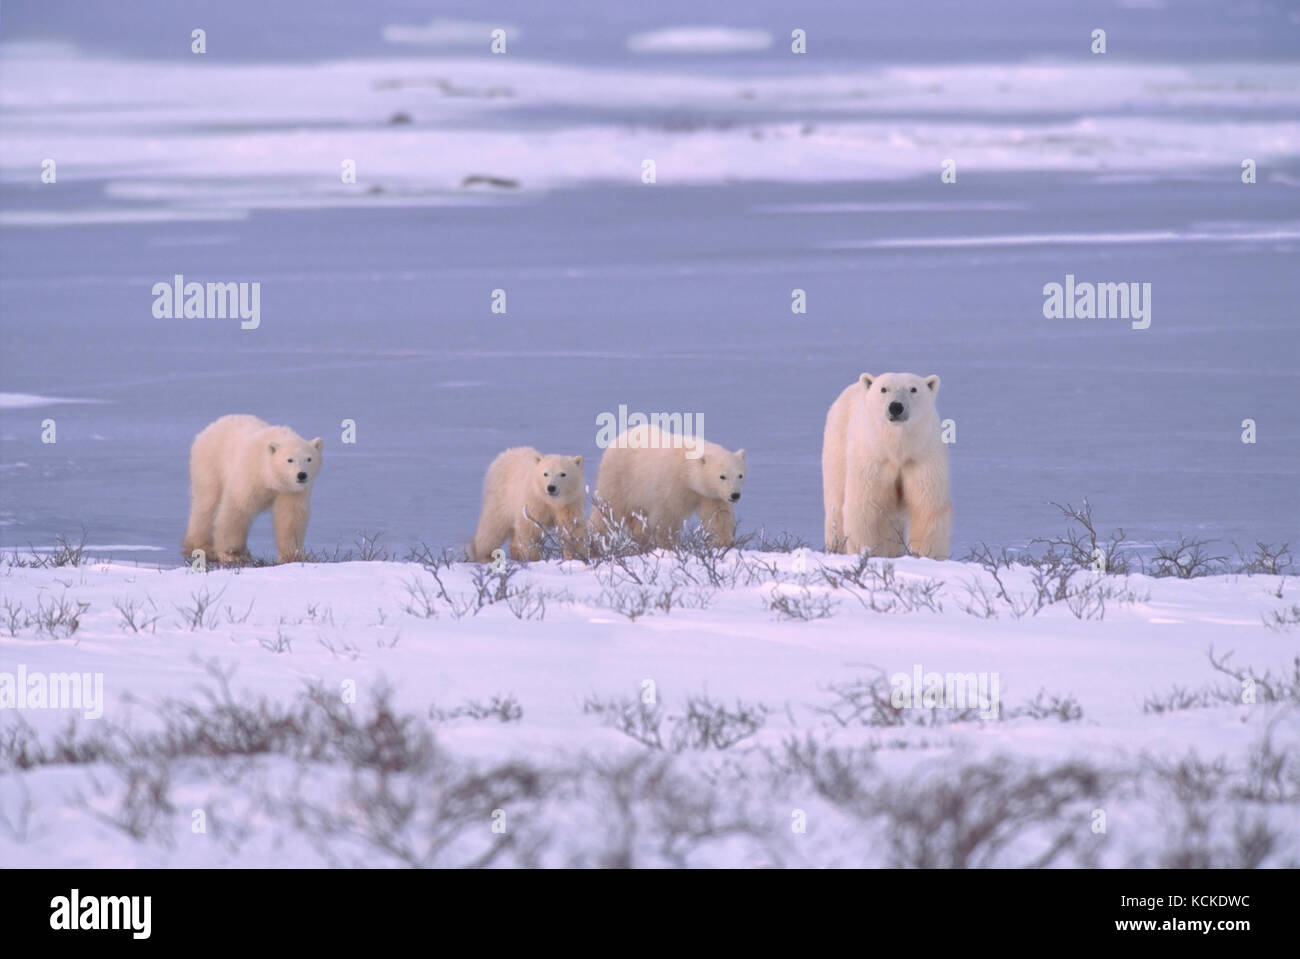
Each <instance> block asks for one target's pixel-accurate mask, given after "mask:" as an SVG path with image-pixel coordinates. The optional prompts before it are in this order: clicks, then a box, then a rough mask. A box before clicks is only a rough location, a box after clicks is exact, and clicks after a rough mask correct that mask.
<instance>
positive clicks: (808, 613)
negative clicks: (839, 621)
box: [764, 586, 839, 622]
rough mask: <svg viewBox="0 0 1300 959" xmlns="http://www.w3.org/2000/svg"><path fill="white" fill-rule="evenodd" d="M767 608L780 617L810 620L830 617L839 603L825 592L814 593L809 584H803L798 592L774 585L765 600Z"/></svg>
mask: <svg viewBox="0 0 1300 959" xmlns="http://www.w3.org/2000/svg"><path fill="white" fill-rule="evenodd" d="M764 605H765V606H766V608H767V609H769V610H771V611H772V612H774V613H776V615H777V618H778V619H793V620H801V621H803V622H809V621H811V620H815V619H828V618H830V617H831V616H832V615H834V613H835V607H836V606H838V605H839V603H837V602H836V601H835V600H834V599H832V598H831V597H830V596H827V595H826V594H825V593H813V591H812V590H810V589H809V588H808V587H807V586H801V587H800V588H799V590H798V592H791V591H790V590H789V589H788V588H785V587H781V586H773V587H772V589H771V591H770V592H769V593H768V594H767V599H766V600H765V602H764Z"/></svg>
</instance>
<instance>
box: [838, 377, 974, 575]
mask: <svg viewBox="0 0 1300 959" xmlns="http://www.w3.org/2000/svg"><path fill="white" fill-rule="evenodd" d="M938 393H939V377H937V376H927V377H920V376H917V375H915V374H913V373H882V374H881V375H880V376H873V375H871V374H870V373H863V374H862V376H861V377H859V378H858V381H857V382H856V383H853V384H852V385H850V386H848V387H846V388H845V389H844V392H842V393H840V395H839V398H838V399H836V401H835V402H834V403H832V404H831V408H830V412H829V413H827V415H826V432H825V435H824V437H823V439H822V495H823V501H824V504H825V507H826V549H827V551H828V552H832V553H860V552H862V551H863V550H864V549H865V550H868V551H869V552H870V553H871V555H872V556H901V555H902V554H903V553H904V552H905V549H910V551H911V552H912V553H914V554H916V555H918V556H929V557H930V558H932V559H947V558H948V554H949V551H950V550H951V548H952V500H951V499H950V498H949V495H948V448H947V447H946V446H945V445H944V443H943V440H942V439H941V438H940V435H939V415H938V413H937V412H936V411H935V407H934V401H935V397H936V396H937V395H938Z"/></svg>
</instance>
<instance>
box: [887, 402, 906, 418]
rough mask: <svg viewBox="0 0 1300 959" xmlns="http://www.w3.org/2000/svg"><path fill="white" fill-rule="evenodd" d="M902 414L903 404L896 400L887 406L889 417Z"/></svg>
mask: <svg viewBox="0 0 1300 959" xmlns="http://www.w3.org/2000/svg"><path fill="white" fill-rule="evenodd" d="M902 412H903V404H902V403H900V402H898V401H897V400H895V401H894V402H892V403H890V404H889V415H890V416H897V415H898V414H899V413H902Z"/></svg>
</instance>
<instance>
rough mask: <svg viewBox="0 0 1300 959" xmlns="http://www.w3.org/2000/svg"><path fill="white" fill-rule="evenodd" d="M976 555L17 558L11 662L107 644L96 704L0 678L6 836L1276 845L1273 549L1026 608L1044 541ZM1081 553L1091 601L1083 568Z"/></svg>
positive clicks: (7, 840)
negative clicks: (525, 559) (929, 701)
mask: <svg viewBox="0 0 1300 959" xmlns="http://www.w3.org/2000/svg"><path fill="white" fill-rule="evenodd" d="M996 572H997V578H996V579H995V578H994V576H993V575H992V574H991V573H990V571H989V569H988V567H987V566H981V565H979V564H976V563H962V562H952V561H950V562H944V563H938V562H933V561H929V560H922V559H913V558H905V559H899V560H893V561H882V560H874V561H871V562H870V563H862V562H859V561H858V560H857V558H855V557H842V556H828V555H825V554H821V553H814V552H793V553H791V552H760V551H732V552H730V553H728V554H725V555H722V556H718V555H717V554H716V553H715V554H710V553H708V552H703V551H696V554H695V555H692V551H690V550H687V551H683V552H682V553H680V554H670V553H660V554H649V555H645V556H630V557H623V558H622V559H620V560H616V561H614V560H611V561H608V562H605V563H601V564H597V565H593V566H590V567H588V566H584V565H583V564H582V563H580V562H576V561H575V562H558V561H548V562H541V563H536V564H531V565H529V566H521V567H516V566H513V565H511V566H509V567H506V568H505V569H501V570H497V571H494V570H493V569H492V567H491V566H473V565H471V564H465V563H455V562H445V561H443V560H435V559H433V558H432V557H430V561H429V562H426V563H424V564H420V563H409V562H408V563H396V562H385V561H375V562H346V563H324V564H309V565H308V564H303V565H286V566H276V567H265V568H243V569H230V570H211V571H209V572H207V573H206V574H199V573H195V572H192V571H190V570H187V569H172V570H161V569H148V568H145V567H136V566H126V565H120V564H113V563H101V562H96V561H92V560H84V561H81V562H80V564H79V565H76V566H63V567H45V568H33V567H30V566H22V565H14V564H13V563H12V562H9V563H7V564H6V565H5V566H4V567H3V570H2V571H0V574H2V575H3V583H4V596H5V610H6V611H7V614H8V625H9V627H10V628H6V629H3V630H0V674H3V673H13V672H14V670H15V669H16V668H17V667H18V666H19V665H21V666H22V667H23V670H24V674H25V675H27V676H30V675H32V674H40V675H44V676H47V677H52V676H54V675H56V674H87V675H91V676H93V675H95V674H100V675H101V676H102V681H103V689H104V697H105V702H103V703H102V704H101V706H102V709H103V718H102V719H97V720H88V719H85V718H84V717H83V718H80V719H77V717H79V716H83V714H82V713H78V712H77V711H75V710H68V709H41V708H31V707H30V706H29V708H27V709H24V710H14V709H0V858H3V859H4V860H5V861H6V862H7V863H10V864H13V865H27V866H60V865H62V866H73V865H88V864H93V865H97V866H108V865H122V866H146V865H165V866H197V865H203V866H236V865H239V866H252V865H308V866H312V865H368V866H382V865H412V864H414V865H464V864H470V863H476V862H481V863H485V864H495V865H610V864H626V865H713V866H720V865H828V866H855V865H949V866H994V865H1029V864H1034V863H1039V862H1042V863H1044V864H1049V865H1084V866H1094V865H1095V866H1123V865H1142V866H1169V865H1204V866H1224V865H1233V866H1236V865H1251V866H1253V865H1263V866H1292V867H1293V866H1295V865H1296V864H1297V862H1300V832H1298V830H1297V815H1296V810H1297V806H1298V805H1300V765H1298V764H1297V756H1300V751H1297V749H1296V745H1297V743H1298V742H1300V717H1298V715H1297V710H1296V709H1295V706H1296V703H1297V697H1298V696H1300V685H1298V684H1300V675H1298V674H1297V672H1296V671H1297V669H1300V666H1297V665H1296V661H1295V655H1296V642H1295V637H1296V635H1297V632H1296V631H1297V629H1298V628H1300V626H1298V625H1297V624H1296V623H1294V622H1291V621H1290V620H1289V619H1287V617H1290V616H1294V615H1295V610H1296V607H1295V597H1296V594H1295V592H1294V589H1295V587H1294V586H1293V584H1292V581H1291V580H1290V579H1288V578H1287V577H1284V576H1273V575H1226V576H1212V577H1202V578H1196V579H1189V580H1184V579H1178V578H1176V577H1174V578H1154V577H1150V576H1145V575H1141V574H1133V575H1128V576H1118V575H1107V576H1103V575H1101V574H1090V573H1088V572H1087V571H1086V570H1085V571H1079V572H1076V573H1074V574H1072V576H1071V578H1070V579H1071V582H1072V583H1074V584H1075V585H1074V586H1072V587H1070V589H1072V590H1073V591H1074V592H1073V595H1074V596H1075V601H1073V602H1071V601H1070V600H1069V598H1068V597H1067V598H1066V599H1063V600H1061V601H1054V602H1046V603H1043V604H1041V605H1039V606H1038V607H1037V608H1036V610H1035V609H1034V603H1033V598H1034V596H1035V594H1036V592H1037V591H1038V586H1037V585H1036V584H1035V582H1034V569H1033V568H1032V567H1015V568H1007V567H998V568H996ZM999 583H1000V584H1001V590H1003V591H1005V593H1006V595H1007V596H1008V597H1010V602H1008V601H1004V600H1003V599H1001V598H1000V589H999ZM1089 584H1093V585H1092V586H1089ZM1097 584H1102V585H1105V586H1107V587H1109V588H1110V591H1109V593H1108V598H1107V599H1106V600H1105V601H1104V609H1102V610H1100V611H1099V610H1097V608H1096V607H1094V606H1090V605H1089V604H1088V603H1087V602H1086V601H1083V600H1081V599H1079V597H1081V596H1083V595H1084V592H1081V590H1086V589H1089V588H1096V586H1097ZM981 597H982V598H981ZM1022 601H1023V604H1027V605H1022ZM1017 610H1019V611H1018V612H1017ZM16 611H17V613H16ZM23 611H26V612H29V613H32V614H33V616H34V620H33V622H32V623H31V624H29V625H21V624H22V618H21V616H22V613H23ZM1274 614H1281V616H1282V618H1281V619H1279V620H1278V622H1277V625H1276V626H1275V627H1274V628H1268V627H1266V626H1265V622H1264V620H1265V619H1268V618H1270V617H1273V616H1274ZM15 615H17V616H18V618H17V619H15ZM15 623H17V624H19V625H17V626H16V627H15ZM0 625H4V624H3V623H0ZM1216 663H1217V666H1216ZM915 671H920V672H921V674H922V675H924V674H929V673H936V674H958V675H960V676H962V677H977V678H979V679H980V681H984V680H987V679H989V678H992V679H993V681H994V682H995V683H996V686H995V687H991V686H990V685H988V684H987V683H986V684H985V685H984V686H983V687H981V689H982V690H983V691H984V692H985V693H987V692H988V691H989V690H990V689H996V692H997V695H998V696H999V697H1000V704H999V705H1000V709H999V710H997V713H998V717H997V718H993V716H992V715H990V714H989V713H988V711H987V710H984V711H983V713H982V714H981V710H979V709H975V708H970V705H969V704H966V707H965V708H956V707H950V706H946V705H945V706H943V707H940V708H930V707H927V706H926V705H925V704H924V702H921V701H918V703H917V708H909V707H908V706H907V705H906V701H904V706H903V707H902V708H895V706H894V705H893V703H892V699H891V697H892V695H893V692H894V689H895V688H896V687H897V686H898V685H899V681H898V676H900V675H912V674H913V673H914V672H915ZM1243 680H1248V681H1249V682H1250V687H1251V690H1252V693H1251V694H1250V695H1249V696H1244V695H1243V692H1242V690H1243V689H1244V688H1245V687H1244V686H1243V685H1242V681H1243ZM4 682H5V681H4V678H3V676H0V696H3V689H4ZM50 688H53V685H51V686H50ZM971 688H972V689H974V688H975V686H974V685H972V687H971ZM647 690H649V691H650V693H651V694H652V696H651V698H653V700H654V702H652V703H647V702H646V697H647ZM950 691H951V690H949V692H950ZM1243 698H1246V699H1253V701H1252V702H1242V701H1241V700H1242V699H1243ZM2 701H3V700H2V699H0V702H2ZM976 705H977V706H978V705H980V704H976ZM983 705H987V703H985V704H983ZM70 724H72V725H70ZM619 809H624V811H625V814H626V815H624V816H622V817H621V816H620V814H619V813H618V812H617V810H619ZM1098 811H1100V813H1101V817H1100V819H1099V818H1098ZM494 816H495V817H497V818H504V820H505V823H506V826H505V831H504V832H494V831H493V828H492V825H493V822H494V821H495V820H494ZM990 816H991V817H992V820H991V821H994V822H996V823H997V825H996V827H995V828H993V829H992V831H991V832H990V833H989V834H988V835H984V834H983V833H981V832H980V829H979V828H978V823H980V822H984V821H985V820H986V819H988V817H990ZM394 817H396V818H394ZM200 820H202V821H203V822H205V823H206V824H207V826H208V827H209V828H208V831H207V832H202V833H200V832H195V831H193V830H192V828H191V827H192V825H193V823H194V822H198V821H200ZM1098 822H1101V823H1102V827H1103V828H1104V831H1103V832H1098V831H1097V828H1098V827H1097V823H1098ZM792 823H793V824H794V825H792ZM800 823H802V826H799V824H800ZM800 828H802V829H803V830H804V831H799V830H800ZM981 836H983V838H980V837H981Z"/></svg>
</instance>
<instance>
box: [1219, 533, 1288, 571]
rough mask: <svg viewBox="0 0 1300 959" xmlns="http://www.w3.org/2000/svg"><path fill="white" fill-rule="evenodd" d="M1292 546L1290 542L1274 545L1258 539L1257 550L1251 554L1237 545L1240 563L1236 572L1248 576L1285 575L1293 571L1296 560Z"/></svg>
mask: <svg viewBox="0 0 1300 959" xmlns="http://www.w3.org/2000/svg"><path fill="white" fill-rule="evenodd" d="M1290 546H1291V544H1290V543H1282V544H1280V545H1277V546H1274V545H1273V544H1272V543H1263V542H1259V541H1258V540H1257V541H1256V542H1255V552H1253V553H1251V554H1250V555H1249V556H1247V555H1246V554H1245V553H1243V552H1242V551H1241V547H1239V546H1236V547H1234V548H1235V549H1236V550H1237V559H1238V564H1237V568H1236V570H1235V572H1238V573H1245V574H1246V575H1247V576H1284V575H1286V574H1287V573H1289V572H1290V571H1291V568H1292V562H1293V561H1294V558H1293V557H1292V555H1291V548H1290Z"/></svg>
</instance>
